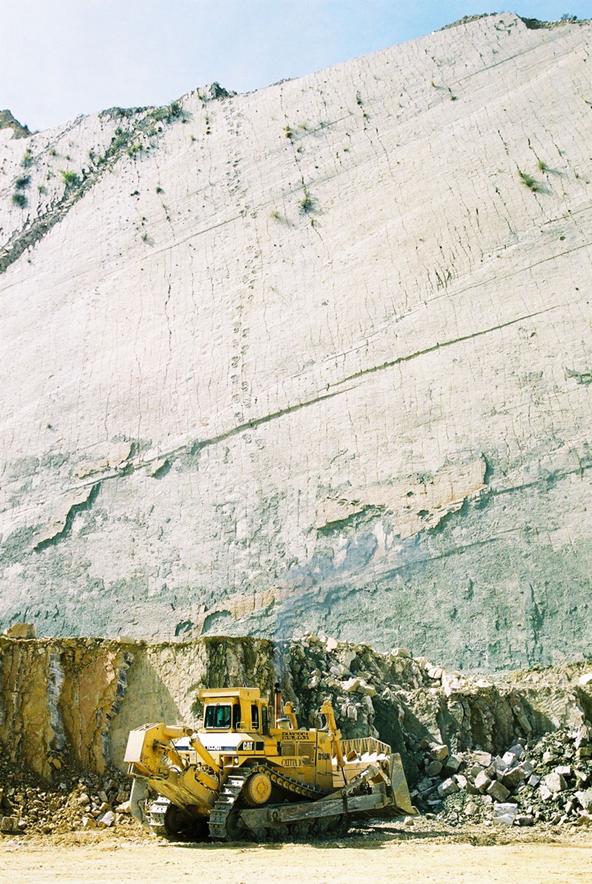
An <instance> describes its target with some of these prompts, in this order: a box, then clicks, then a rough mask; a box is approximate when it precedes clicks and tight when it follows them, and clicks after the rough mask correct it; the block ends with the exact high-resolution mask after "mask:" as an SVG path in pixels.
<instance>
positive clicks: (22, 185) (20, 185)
mask: <svg viewBox="0 0 592 884" xmlns="http://www.w3.org/2000/svg"><path fill="white" fill-rule="evenodd" d="M30 183H31V176H30V175H21V177H20V178H17V179H16V181H15V182H14V186H15V187H16V189H17V190H25V189H26V188H27V187H28V186H29V184H30Z"/></svg>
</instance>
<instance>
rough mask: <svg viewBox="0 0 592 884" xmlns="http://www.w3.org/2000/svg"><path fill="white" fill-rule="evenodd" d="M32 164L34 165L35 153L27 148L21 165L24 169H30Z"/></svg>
mask: <svg viewBox="0 0 592 884" xmlns="http://www.w3.org/2000/svg"><path fill="white" fill-rule="evenodd" d="M32 165H33V154H32V153H31V151H30V150H29V149H28V148H27V150H26V151H25V154H24V156H23V158H22V160H21V166H22V167H23V169H28V168H29V166H32Z"/></svg>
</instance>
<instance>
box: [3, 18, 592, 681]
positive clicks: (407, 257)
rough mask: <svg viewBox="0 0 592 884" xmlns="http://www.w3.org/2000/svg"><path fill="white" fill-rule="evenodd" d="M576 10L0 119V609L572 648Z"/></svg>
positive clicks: (585, 448)
mask: <svg viewBox="0 0 592 884" xmlns="http://www.w3.org/2000/svg"><path fill="white" fill-rule="evenodd" d="M591 38H592V26H590V25H589V24H565V25H562V26H560V27H556V28H552V29H532V28H529V27H527V26H526V25H525V24H524V22H522V21H521V20H520V19H518V18H517V17H515V16H512V15H506V14H504V15H495V16H489V17H485V18H481V19H478V20H476V21H471V22H469V23H467V24H463V25H459V26H458V27H454V28H450V29H447V30H445V31H442V32H439V33H436V34H433V35H430V36H429V37H426V38H424V39H421V40H418V41H415V42H413V43H409V44H406V45H403V46H397V47H394V48H392V49H389V50H386V51H384V52H380V53H378V54H375V55H372V56H369V57H366V58H362V59H359V60H355V61H352V62H348V63H347V64H344V65H340V66H338V67H336V68H333V69H331V70H327V71H322V72H320V73H317V74H314V75H311V76H309V77H305V78H303V79H301V80H297V81H292V82H285V83H281V84H277V85H275V86H272V87H270V88H268V89H265V90H263V91H260V92H257V93H254V94H248V95H240V96H233V95H230V94H228V93H227V92H225V91H224V90H223V89H221V87H219V86H217V85H214V86H212V87H210V88H209V89H201V90H197V91H196V92H192V93H190V94H188V95H186V96H184V97H183V98H182V99H181V100H180V101H179V102H174V103H172V104H171V105H170V106H168V107H164V108H156V109H155V108H148V109H134V110H125V111H124V110H121V109H117V108H115V109H111V110H109V111H104V112H102V113H100V114H98V115H96V116H89V117H84V118H78V119H76V120H74V121H72V122H70V123H68V124H67V125H65V126H63V127H59V128H57V129H54V130H51V131H47V132H42V133H39V134H35V135H32V136H30V137H21V138H18V139H17V138H15V137H13V132H14V129H13V128H11V127H8V128H4V129H0V242H1V243H2V245H1V246H0V271H1V272H0V298H1V303H2V321H1V323H0V347H1V352H2V373H3V381H2V384H1V385H0V413H1V414H2V421H1V422H0V458H1V461H2V466H1V468H0V469H1V474H0V475H1V476H2V479H1V487H0V495H1V497H0V535H1V537H0V569H1V572H0V586H1V599H0V621H1V622H2V624H4V625H8V624H10V623H12V622H16V621H19V620H33V621H35V623H36V624H37V627H38V630H39V631H40V632H41V633H43V634H47V635H64V634H74V635H78V634H89V633H90V634H99V635H105V636H118V635H129V636H132V637H144V638H148V637H152V638H154V637H156V638H173V637H175V636H176V637H188V636H192V635H199V634H206V635H207V634H216V633H220V632H225V633H229V634H244V633H251V634H258V635H265V636H275V637H280V638H286V637H289V636H292V635H296V634H298V632H299V630H302V629H307V628H308V629H312V630H314V631H318V630H323V631H324V632H326V633H328V634H332V635H335V636H337V637H340V638H343V639H347V640H356V641H359V640H364V641H368V642H371V643H373V644H374V645H376V646H377V647H379V648H383V649H386V648H389V647H392V646H393V645H407V646H410V647H411V648H413V650H414V652H415V653H418V654H419V653H429V655H430V657H432V658H434V659H438V660H439V661H442V662H445V663H448V664H453V665H457V666H464V667H478V668H482V669H496V668H504V667H508V666H510V665H517V664H520V663H527V662H548V661H550V660H553V659H556V658H559V657H565V656H567V657H575V656H577V655H581V654H585V653H587V652H588V653H589V652H591V651H592V636H591V634H590V627H589V623H590V610H589V604H590V602H589V599H590V573H592V536H591V535H592V518H591V516H590V511H589V499H590V488H591V481H590V478H591V466H592V453H591V450H590V441H591V440H590V405H591V398H590V397H591V396H592V345H591V340H592V339H591V336H590V321H591V317H592V311H591V308H590V296H591V289H590V269H591V267H590V258H591V254H592V252H591V244H592V213H591V208H592V204H591V192H592V191H591V184H590V176H591V175H592V160H591V158H590V144H591V143H592V87H591V86H590V68H591V66H592V58H591V55H590V47H591ZM21 134H22V133H21ZM114 671H115V670H114ZM55 677H56V679H58V678H59V675H57V674H56V676H55ZM114 678H115V675H114ZM115 683H116V682H114V683H113V685H115ZM113 685H112V687H111V688H110V690H111V689H115V688H114V686H113Z"/></svg>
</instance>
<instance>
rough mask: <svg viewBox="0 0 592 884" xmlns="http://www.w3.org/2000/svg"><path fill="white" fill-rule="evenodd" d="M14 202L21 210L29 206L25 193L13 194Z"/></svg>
mask: <svg viewBox="0 0 592 884" xmlns="http://www.w3.org/2000/svg"><path fill="white" fill-rule="evenodd" d="M12 201H13V203H14V204H15V206H18V207H19V209H24V208H25V206H26V205H27V197H26V196H25V194H24V193H19V192H18V191H17V192H16V193H13V194H12Z"/></svg>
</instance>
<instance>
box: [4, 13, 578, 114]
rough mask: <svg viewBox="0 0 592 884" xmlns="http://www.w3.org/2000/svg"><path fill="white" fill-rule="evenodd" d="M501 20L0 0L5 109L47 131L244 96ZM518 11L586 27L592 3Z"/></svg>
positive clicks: (457, 15) (446, 15)
mask: <svg viewBox="0 0 592 884" xmlns="http://www.w3.org/2000/svg"><path fill="white" fill-rule="evenodd" d="M491 11H499V8H498V9H497V10H496V7H495V6H493V7H492V6H490V5H489V3H481V2H478V0H472V2H468V3H465V2H448V3H443V2H435V0H423V2H422V0H418V2H415V3H413V2H412V3H409V4H407V3H403V2H396V0H1V5H0V28H1V30H0V108H4V107H8V108H10V109H11V110H12V111H13V113H14V114H15V116H16V117H18V118H19V119H20V120H22V121H23V122H25V123H28V125H29V126H30V127H32V128H34V129H42V128H46V127H48V126H53V125H57V124H58V123H61V122H64V121H65V120H68V119H70V118H72V117H74V116H76V115H77V114H79V113H90V112H92V111H97V110H101V109H103V108H105V107H110V106H112V105H121V106H132V105H144V104H164V103H165V102H168V101H170V100H171V99H173V98H176V97H178V96H179V95H181V94H182V93H184V92H188V91H189V90H190V89H194V88H195V87H196V86H199V85H202V84H204V83H209V82H212V81H213V80H218V81H219V82H220V83H222V85H223V86H225V87H226V88H228V89H235V90H237V91H239V92H242V91H246V90H249V89H257V88H260V87H262V86H265V85H267V84H269V83H273V82H275V81H276V80H280V79H282V78H284V77H298V76H301V75H303V74H306V73H310V72H311V71H314V70H318V69H319V68H323V67H328V66H329V65H332V64H335V63H337V62H339V61H344V60H346V59H348V58H354V57H355V56H359V55H364V54H365V53H367V52H372V51H373V50H375V49H382V48H384V47H385V46H390V45H392V44H393V43H401V42H403V41H404V40H409V39H413V38H414V37H418V36H421V35H423V34H427V33H429V32H430V31H434V30H436V29H437V28H440V27H442V25H444V24H448V23H450V22H452V21H455V20H456V19H458V18H461V17H462V16H463V15H471V14H476V13H479V12H491ZM515 11H517V12H518V13H519V14H520V15H523V16H527V17H532V18H540V19H557V18H560V17H561V15H562V14H564V13H570V14H573V15H577V16H578V17H580V18H585V17H590V16H591V15H592V0H588V2H580V0H578V2H573V0H560V2H546V0H543V2H531V0H523V2H520V3H518V4H517V6H516V7H515Z"/></svg>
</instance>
